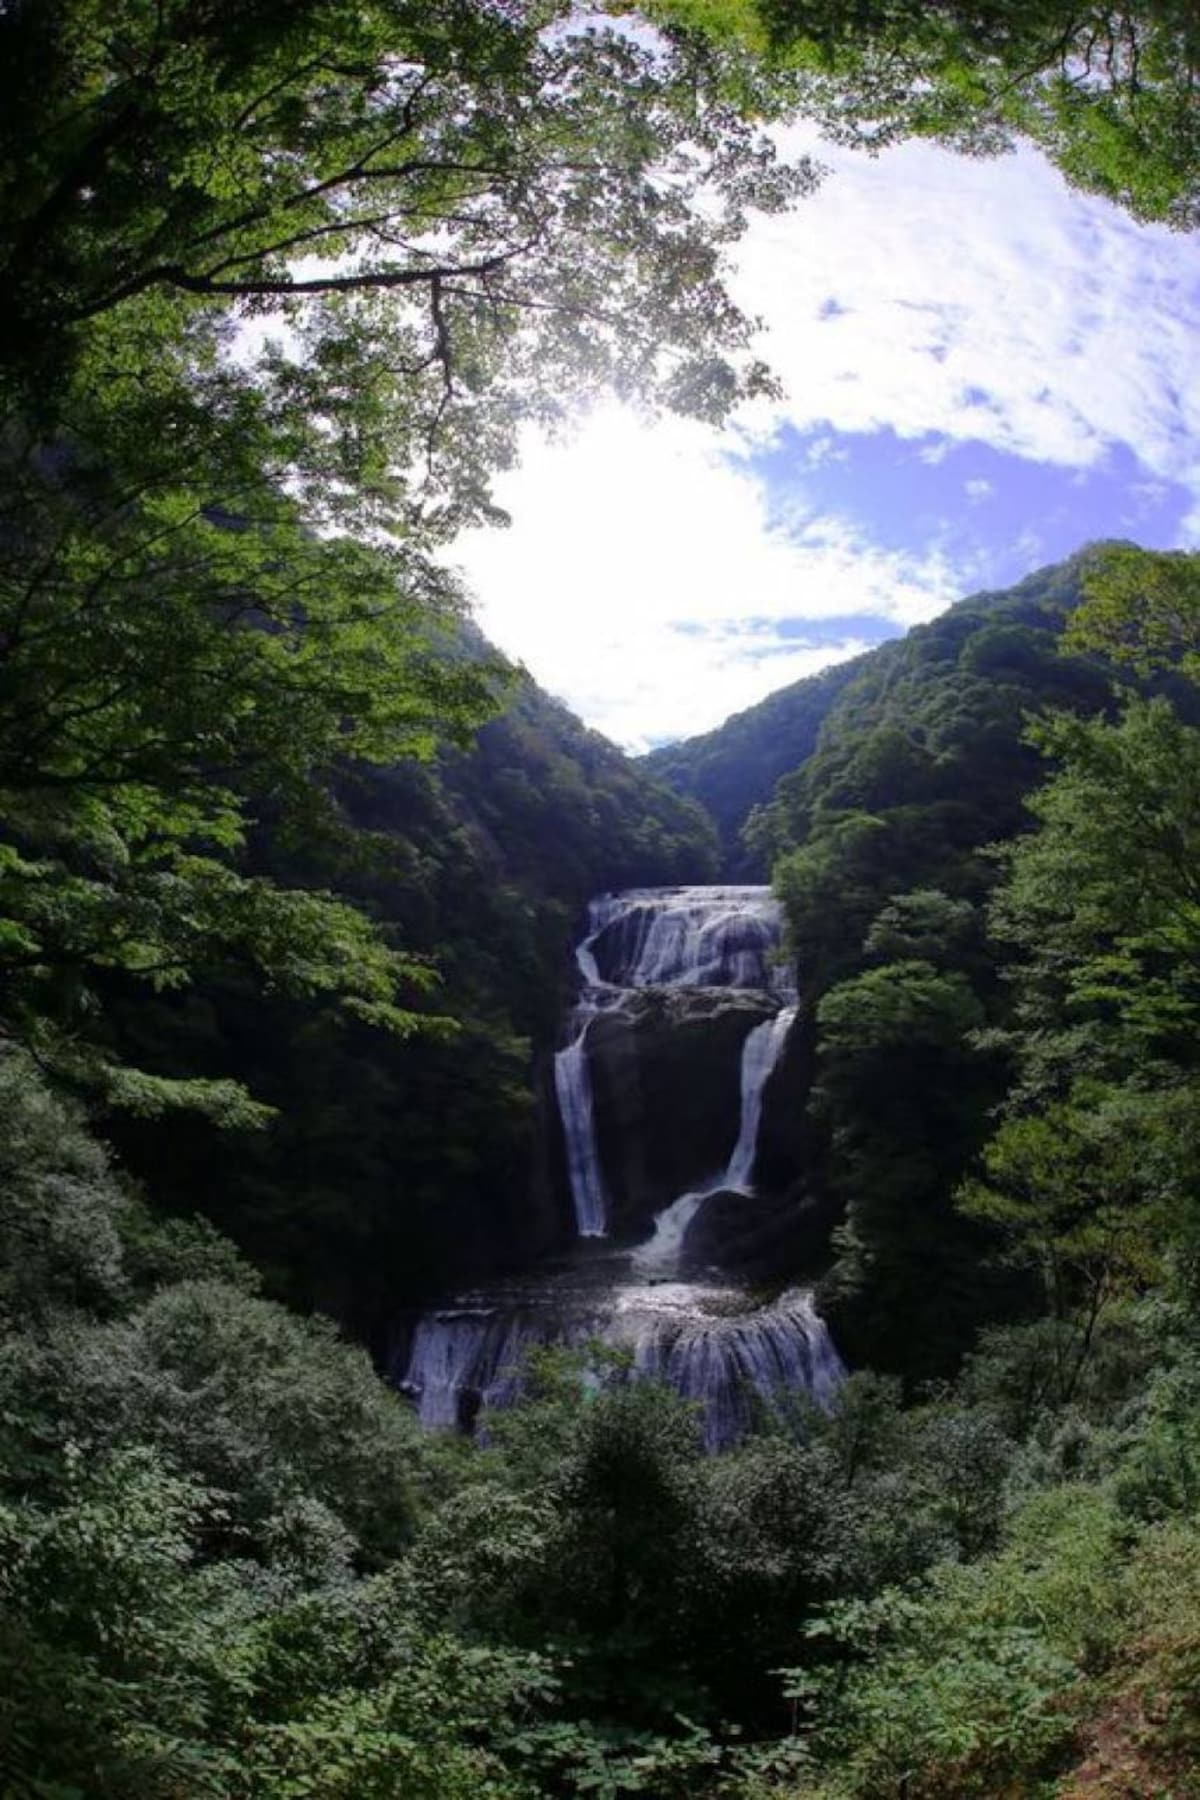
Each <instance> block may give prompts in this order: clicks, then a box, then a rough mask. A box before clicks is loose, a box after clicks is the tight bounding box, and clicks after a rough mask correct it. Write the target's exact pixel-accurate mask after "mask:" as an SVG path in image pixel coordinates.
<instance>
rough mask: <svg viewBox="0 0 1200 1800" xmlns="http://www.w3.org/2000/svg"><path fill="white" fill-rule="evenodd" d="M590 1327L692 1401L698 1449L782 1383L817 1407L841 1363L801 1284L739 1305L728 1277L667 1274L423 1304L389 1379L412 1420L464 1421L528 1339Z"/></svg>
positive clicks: (540, 1341)
mask: <svg viewBox="0 0 1200 1800" xmlns="http://www.w3.org/2000/svg"><path fill="white" fill-rule="evenodd" d="M597 1336H598V1337H604V1338H606V1339H607V1340H608V1341H609V1342H610V1343H614V1344H618V1345H621V1346H623V1347H624V1348H625V1349H627V1350H629V1351H630V1352H631V1353H632V1356H633V1367H634V1370H635V1372H636V1374H637V1375H638V1376H640V1377H642V1378H643V1379H649V1380H657V1381H663V1382H666V1383H667V1384H668V1385H669V1386H671V1387H673V1388H674V1389H675V1390H676V1392H677V1393H679V1394H681V1395H682V1396H683V1397H684V1399H686V1400H692V1401H694V1402H696V1404H697V1406H698V1407H699V1409H700V1423H701V1430H702V1432H703V1435H704V1442H705V1445H706V1446H707V1448H708V1449H710V1450H722V1449H724V1448H726V1447H727V1446H728V1445H730V1444H734V1443H736V1442H737V1441H738V1439H739V1438H741V1437H743V1436H744V1435H745V1433H746V1431H747V1430H749V1428H750V1427H751V1425H752V1424H753V1422H754V1417H755V1413H756V1411H758V1410H760V1409H764V1408H765V1409H767V1410H770V1409H771V1408H772V1407H776V1406H778V1405H780V1404H781V1403H782V1404H783V1405H786V1404H787V1396H788V1395H789V1394H793V1395H794V1394H797V1393H802V1394H807V1395H808V1396H809V1397H810V1398H811V1399H812V1400H813V1401H814V1403H815V1404H816V1405H818V1406H828V1405H829V1403H830V1401H831V1399H832V1397H833V1395H834V1394H835V1393H836V1391H837V1388H838V1385H839V1383H840V1382H841V1380H842V1378H843V1376H844V1374H845V1370H844V1368H843V1366H842V1362H841V1359H840V1358H839V1356H838V1354H837V1351H836V1350H835V1349H834V1346H833V1342H832V1340H831V1339H830V1336H829V1333H828V1331H827V1330H826V1328H825V1325H824V1322H823V1321H822V1320H821V1319H820V1318H819V1317H818V1315H817V1314H816V1313H815V1312H814V1310H813V1307H812V1302H811V1300H810V1298H809V1296H808V1295H807V1294H805V1293H802V1292H799V1291H796V1292H789V1293H786V1294H783V1295H782V1296H781V1297H780V1298H779V1299H778V1300H776V1301H775V1302H773V1303H772V1304H771V1305H768V1306H760V1307H750V1306H748V1304H747V1302H746V1299H745V1296H744V1295H742V1294H739V1293H738V1292H737V1291H736V1290H735V1289H732V1288H724V1289H705V1288H696V1287H690V1286H687V1285H685V1284H683V1283H668V1284H665V1285H663V1286H660V1287H655V1288H640V1287H633V1288H618V1289H617V1290H616V1291H615V1293H613V1294H610V1295H607V1296H604V1295H591V1296H589V1297H587V1298H586V1299H585V1300H583V1301H581V1300H580V1298H579V1296H578V1295H571V1296H567V1297H566V1298H565V1299H564V1297H563V1296H562V1295H559V1294H556V1293H555V1292H554V1291H553V1290H552V1289H547V1288H543V1289H541V1290H536V1289H531V1290H530V1291H529V1292H527V1293H525V1294H524V1295H522V1296H521V1297H520V1299H519V1300H518V1301H517V1302H515V1303H514V1302H512V1301H511V1300H510V1301H509V1302H508V1303H507V1304H506V1303H505V1302H504V1301H503V1300H501V1301H500V1302H499V1303H498V1304H494V1305H490V1306H489V1305H487V1304H486V1303H483V1302H478V1303H467V1302H464V1303H462V1304H460V1305H457V1306H448V1307H445V1308H442V1309H441V1310H440V1311H438V1312H434V1313H427V1314H425V1316H424V1317H423V1318H422V1319H421V1320H420V1321H419V1323H418V1325H417V1328H416V1331H415V1333H414V1335H413V1339H412V1346H411V1349H410V1351H409V1354H408V1357H407V1359H406V1360H405V1362H404V1367H403V1374H402V1376H401V1377H400V1379H399V1380H398V1382H397V1385H398V1386H399V1387H400V1389H401V1391H402V1392H404V1393H407V1394H408V1395H409V1396H410V1397H411V1398H412V1400H413V1401H414V1403H415V1405H416V1409H417V1415H418V1417H419V1418H420V1420H421V1423H422V1424H423V1425H427V1426H432V1427H435V1428H436V1427H440V1428H442V1429H453V1428H465V1427H470V1426H472V1425H473V1424H474V1423H475V1422H476V1419H477V1418H478V1417H480V1416H482V1415H486V1413H487V1412H488V1411H489V1410H495V1409H497V1408H502V1407H506V1406H511V1405H512V1404H513V1402H514V1401H515V1400H516V1399H517V1398H518V1397H519V1395H520V1393H521V1389H522V1386H523V1382H524V1364H525V1359H526V1357H527V1355H528V1353H529V1351H530V1350H531V1349H535V1348H537V1347H539V1346H541V1345H545V1344H550V1343H556V1344H576V1345H581V1344H584V1343H585V1342H587V1341H588V1340H589V1339H590V1338H592V1337H597Z"/></svg>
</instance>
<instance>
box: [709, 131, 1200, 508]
mask: <svg viewBox="0 0 1200 1800" xmlns="http://www.w3.org/2000/svg"><path fill="white" fill-rule="evenodd" d="M788 141H790V143H791V144H792V145H793V147H807V146H808V145H810V144H811V141H812V140H811V135H810V134H809V135H806V134H803V133H801V132H793V133H791V134H789V137H788ZM820 154H821V156H822V159H823V160H824V161H825V162H827V163H828V164H830V165H831V166H832V170H833V172H832V174H831V175H830V176H829V178H828V180H827V182H826V183H825V185H824V187H823V188H822V189H821V190H820V191H819V192H818V193H817V194H816V195H814V196H813V197H811V198H810V199H808V200H807V201H805V202H804V203H803V204H802V205H801V206H800V207H799V208H797V210H796V211H795V212H794V213H793V214H791V215H790V216H789V217H787V218H785V219H772V220H764V221H759V222H757V223H756V224H755V225H754V226H752V228H751V230H750V232H749V234H748V236H747V238H746V240H745V241H744V243H743V244H742V246H741V247H740V250H739V253H738V255H739V261H740V266H741V272H740V276H739V281H738V284H737V291H738V293H739V295H740V296H741V297H742V298H743V300H744V302H745V304H746V305H747V306H748V308H749V309H750V310H751V311H753V312H755V313H758V314H759V315H761V316H762V317H763V318H764V319H765V321H766V324H767V329H766V332H765V334H764V339H763V347H764V350H765V353H766V355H767V357H768V358H769V360H770V361H771V363H772V364H773V366H774V367H775V369H776V370H777V371H778V373H779V374H780V376H781V377H782V379H783V381H784V383H785V386H786V388H787V399H786V402H785V404H784V406H783V408H782V411H781V413H780V414H777V415H776V416H777V418H778V417H780V416H782V417H786V418H787V419H788V420H790V421H791V422H792V423H793V424H795V425H796V426H798V427H799V428H800V429H807V428H818V427H819V428H823V429H826V430H827V429H830V428H832V429H833V430H835V431H873V430H877V429H879V428H881V427H883V426H891V427H892V428H893V429H894V430H895V431H897V432H899V433H900V434H901V435H902V436H910V437H911V436H920V435H923V434H925V433H930V432H936V433H938V434H941V435H942V436H944V437H945V438H948V439H951V440H955V441H966V440H971V439H975V440H979V441H982V442H984V443H987V444H989V445H991V446H992V447H994V448H996V449H998V450H1002V451H1008V452H1010V453H1013V454H1016V455H1019V456H1024V457H1029V458H1032V459H1034V460H1035V461H1039V462H1050V463H1056V464H1059V465H1065V466H1068V467H1070V466H1074V467H1078V468H1085V467H1090V466H1093V465H1094V464H1096V463H1098V462H1099V461H1101V460H1102V459H1103V457H1104V456H1105V454H1106V453H1107V451H1108V450H1109V448H1110V447H1111V446H1112V445H1114V444H1125V445H1128V446H1129V447H1130V449H1131V450H1132V451H1133V452H1134V454H1135V455H1136V456H1137V457H1138V459H1139V460H1140V461H1141V462H1142V464H1143V465H1144V466H1145V468H1146V469H1147V470H1148V471H1149V472H1150V473H1151V474H1153V475H1156V476H1158V477H1160V478H1162V479H1165V480H1170V481H1182V482H1184V483H1187V484H1189V485H1191V486H1192V487H1193V488H1194V489H1195V491H1196V493H1197V498H1198V500H1200V449H1198V445H1200V332H1198V330H1197V327H1198V326H1200V269H1198V266H1197V258H1196V250H1195V241H1194V239H1189V238H1187V237H1184V236H1181V235H1178V234H1175V233H1172V232H1168V231H1166V230H1163V229H1160V228H1157V227H1153V228H1151V227H1145V226H1140V225H1138V224H1136V223H1135V222H1134V221H1133V220H1132V219H1130V218H1128V217H1127V216H1126V215H1125V214H1123V213H1120V212H1118V211H1117V210H1116V209H1115V208H1113V207H1111V206H1109V205H1108V204H1107V203H1106V202H1104V201H1101V200H1094V199H1090V198H1087V197H1085V196H1082V195H1080V194H1076V193H1074V192H1072V191H1071V190H1070V189H1069V188H1068V187H1067V186H1066V184H1065V183H1064V182H1063V181H1062V179H1061V177H1060V176H1058V175H1057V173H1056V172H1055V171H1054V170H1053V169H1052V168H1051V167H1050V166H1049V164H1048V163H1046V162H1044V161H1043V160H1042V159H1041V158H1040V157H1038V156H1036V155H1035V154H1034V153H1033V152H1031V151H1022V152H1020V153H1019V154H1018V155H1016V156H1011V157H1005V158H1003V159H1001V160H1000V161H994V162H986V161H979V160H975V159H971V158H966V157H956V156H952V155H949V154H947V153H946V152H944V151H940V150H937V149H935V148H934V147H932V146H930V145H926V144H906V145H901V146H900V147H898V148H897V149H894V150H892V151H889V152H887V153H886V154H884V155H882V156H879V157H877V158H869V157H865V156H861V155H855V154H854V153H853V152H850V151H840V150H832V151H831V150H827V149H825V148H822V149H821V152H820ZM831 296H836V297H837V298H838V299H840V300H841V301H842V302H843V306H844V310H842V311H834V310H832V309H831V308H830V305H829V301H830V297H831ZM758 422H759V426H760V428H762V427H763V426H765V424H766V419H765V415H760V418H759V421H758Z"/></svg>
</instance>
